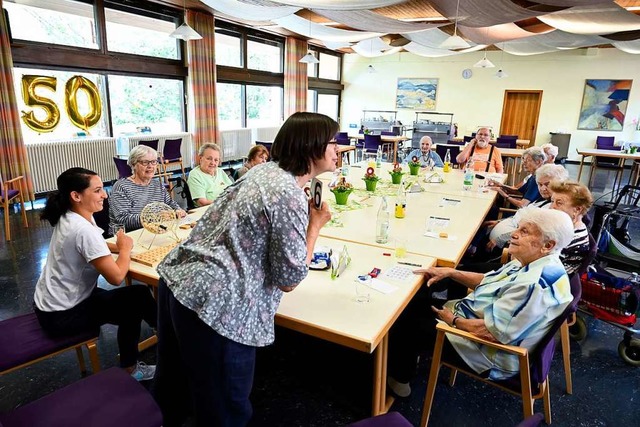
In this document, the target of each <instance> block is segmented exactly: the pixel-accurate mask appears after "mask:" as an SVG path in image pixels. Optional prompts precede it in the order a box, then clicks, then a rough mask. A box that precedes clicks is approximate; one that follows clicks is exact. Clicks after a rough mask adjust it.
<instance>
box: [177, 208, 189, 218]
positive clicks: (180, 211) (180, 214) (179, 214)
mask: <svg viewBox="0 0 640 427" xmlns="http://www.w3.org/2000/svg"><path fill="white" fill-rule="evenodd" d="M176 215H178V218H184V217H185V216H187V213H186V212H185V211H183V210H182V209H177V210H176Z"/></svg>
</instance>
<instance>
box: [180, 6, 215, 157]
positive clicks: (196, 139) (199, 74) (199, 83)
mask: <svg viewBox="0 0 640 427" xmlns="http://www.w3.org/2000/svg"><path fill="white" fill-rule="evenodd" d="M186 20H187V23H188V24H189V25H190V26H191V27H192V28H193V29H194V30H196V31H197V32H198V33H199V34H200V35H201V36H202V39H201V40H193V41H188V42H186V43H187V44H188V58H189V91H190V96H189V100H190V106H191V111H192V114H191V123H192V126H191V133H192V135H193V149H194V151H195V153H194V156H193V158H194V159H196V158H197V157H196V156H195V154H197V153H198V150H199V148H200V147H201V146H202V145H203V144H205V143H207V142H216V143H217V144H218V145H220V147H221V148H222V152H223V153H224V147H222V139H221V138H219V135H218V108H217V106H216V105H217V104H216V62H215V40H214V37H215V22H214V18H213V16H212V15H210V14H208V13H200V12H194V11H191V10H187V16H186Z"/></svg>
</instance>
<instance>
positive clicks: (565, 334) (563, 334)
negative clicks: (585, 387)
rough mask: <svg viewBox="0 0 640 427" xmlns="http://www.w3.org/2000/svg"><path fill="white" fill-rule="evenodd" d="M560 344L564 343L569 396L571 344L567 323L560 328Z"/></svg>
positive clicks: (563, 359)
mask: <svg viewBox="0 0 640 427" xmlns="http://www.w3.org/2000/svg"><path fill="white" fill-rule="evenodd" d="M560 342H561V343H562V361H563V363H564V379H565V383H566V386H567V394H572V393H573V382H572V380H571V343H570V342H569V325H568V324H567V322H564V323H563V324H562V326H560Z"/></svg>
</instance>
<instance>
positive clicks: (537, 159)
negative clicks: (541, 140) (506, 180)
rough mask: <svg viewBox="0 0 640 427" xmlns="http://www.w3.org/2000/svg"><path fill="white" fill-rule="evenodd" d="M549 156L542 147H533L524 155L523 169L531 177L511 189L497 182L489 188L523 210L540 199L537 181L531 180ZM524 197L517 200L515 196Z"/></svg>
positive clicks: (492, 182) (525, 151) (490, 183)
mask: <svg viewBox="0 0 640 427" xmlns="http://www.w3.org/2000/svg"><path fill="white" fill-rule="evenodd" d="M546 161H547V155H546V154H545V153H544V151H542V148H540V147H531V148H528V149H526V150H524V153H522V167H523V168H524V170H526V171H527V173H528V174H529V175H527V177H526V178H525V180H524V181H523V182H521V183H520V184H518V185H516V186H514V187H511V186H509V185H505V184H501V183H499V182H497V181H493V180H491V181H489V188H491V189H492V190H496V191H497V192H498V193H499V194H500V195H501V196H502V197H504V199H505V200H506V201H507V202H509V203H511V204H512V205H513V206H514V207H516V208H523V207H525V206H527V205H528V204H529V203H532V202H534V201H536V200H538V198H539V197H540V192H539V191H538V187H537V186H536V182H535V180H533V179H531V178H532V177H533V176H534V174H535V173H536V171H537V170H538V168H540V167H541V166H542V165H544V164H545V162H546ZM516 195H518V196H522V198H521V199H520V198H515V197H513V196H516Z"/></svg>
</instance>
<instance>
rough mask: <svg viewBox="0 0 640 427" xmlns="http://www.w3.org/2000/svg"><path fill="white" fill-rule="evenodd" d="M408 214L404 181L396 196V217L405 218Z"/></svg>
mask: <svg viewBox="0 0 640 427" xmlns="http://www.w3.org/2000/svg"><path fill="white" fill-rule="evenodd" d="M406 212H407V196H406V194H405V193H404V181H403V182H402V183H401V184H400V187H398V194H397V195H396V209H395V217H396V218H404V216H405V215H406Z"/></svg>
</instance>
